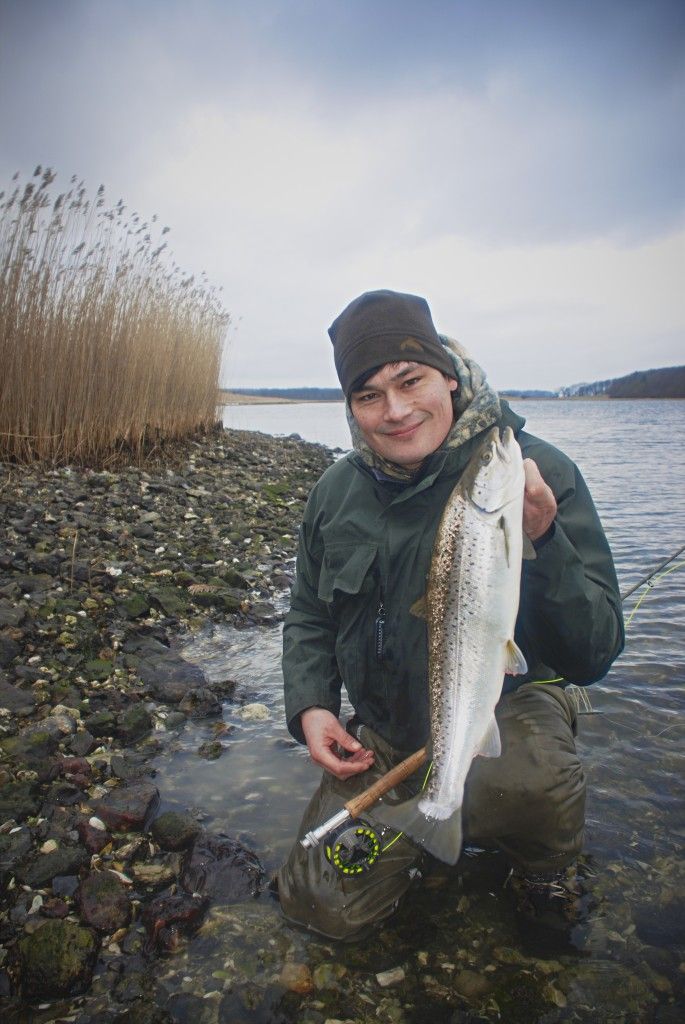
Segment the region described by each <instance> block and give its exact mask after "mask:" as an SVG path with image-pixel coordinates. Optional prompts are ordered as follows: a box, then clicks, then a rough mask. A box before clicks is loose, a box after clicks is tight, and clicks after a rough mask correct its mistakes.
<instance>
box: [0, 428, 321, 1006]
mask: <svg viewBox="0 0 685 1024" xmlns="http://www.w3.org/2000/svg"><path fill="white" fill-rule="evenodd" d="M333 460H334V457H333V455H332V453H331V452H330V451H329V450H328V449H327V448H325V447H324V446H322V445H317V444H312V443H308V442H304V441H301V440H297V439H294V438H273V437H271V436H269V435H265V434H260V433H254V432H249V431H239V430H226V429H220V430H217V431H216V432H214V433H212V434H210V435H208V436H207V437H206V438H204V439H202V440H201V441H198V440H196V439H189V440H186V441H183V442H177V443H175V444H173V445H170V446H169V448H168V449H167V451H166V454H165V458H164V461H161V460H159V461H158V462H156V463H155V464H148V465H146V466H143V467H140V466H135V465H129V466H123V467H121V468H119V469H117V470H116V471H113V472H108V471H94V470H91V469H87V468H76V467H61V468H53V467H48V466H44V465H29V466H17V465H11V466H10V465H8V464H0V506H1V507H2V511H3V516H4V521H5V524H6V533H7V545H6V549H5V550H4V551H3V552H1V553H0V884H1V887H2V889H4V890H5V896H6V903H7V914H6V915H5V923H4V925H3V933H2V939H1V940H0V941H1V945H0V953H2V954H3V955H2V956H0V995H3V996H9V997H11V998H10V1000H9V1003H8V1017H7V1020H8V1024H11V1021H14V1020H15V1019H16V1020H19V1019H23V1018H22V1017H21V1014H22V1013H23V1012H25V1008H26V1005H27V1001H28V1002H29V1003H31V1002H32V1001H34V1000H41V999H45V998H48V999H50V998H56V997H58V996H64V997H67V998H71V997H73V996H76V995H78V994H80V993H88V991H89V989H90V985H91V980H92V977H93V971H94V969H95V967H96V964H100V966H101V965H102V962H103V961H102V958H103V957H104V962H106V963H110V962H111V961H112V958H114V961H116V962H118V963H120V965H121V970H122V971H127V970H128V967H126V964H127V963H128V962H129V960H131V958H132V957H133V956H134V954H135V951H136V950H137V949H138V947H139V946H140V939H139V938H137V937H136V936H137V933H138V932H139V931H140V927H139V926H140V925H141V923H143V924H144V925H145V927H146V929H147V932H148V942H149V943H150V944H151V948H156V949H164V948H166V947H165V946H164V941H165V940H164V939H163V935H164V934H166V933H165V932H164V930H163V929H162V930H160V929H159V927H158V918H161V919H164V917H165V914H167V915H168V914H170V913H172V911H171V910H170V909H169V908H170V907H171V906H172V903H171V896H168V897H167V901H168V902H167V904H164V903H163V904H162V907H161V909H160V908H159V906H158V901H159V900H160V899H161V898H162V897H161V896H160V895H159V893H160V890H162V889H163V890H164V892H167V891H168V892H171V890H169V889H168V886H170V885H171V887H172V889H174V890H175V889H176V888H177V887H178V886H179V885H180V886H181V889H180V890H179V892H180V893H181V894H182V895H180V896H177V897H174V899H175V900H178V899H182V900H185V901H186V904H187V906H186V907H185V909H184V914H185V913H186V912H187V914H188V915H189V919H190V917H192V915H193V914H195V915H196V916H197V926H198V927H199V924H200V923H201V920H202V916H201V915H200V914H199V911H198V907H197V906H196V905H195V904H197V901H198V900H200V897H197V896H196V895H194V894H193V889H191V890H190V891H187V888H186V890H185V894H184V895H183V893H184V889H183V881H182V875H183V871H184V870H187V869H188V863H189V860H188V858H191V857H192V851H193V849H194V844H195V843H196V842H199V841H200V839H202V840H203V842H205V843H206V844H209V846H210V847H211V848H212V849H214V848H216V849H218V847H217V843H219V840H218V839H217V837H216V836H211V835H210V836H209V838H208V834H204V833H201V832H200V828H199V825H198V823H197V822H196V821H194V820H193V819H192V818H189V817H188V816H185V817H184V816H182V815H171V816H170V815H168V814H167V815H161V817H159V818H157V819H155V814H156V806H157V802H158V799H159V794H158V792H157V789H156V787H155V786H154V783H153V782H152V781H151V777H150V769H149V762H150V760H151V759H152V758H153V757H155V756H157V755H158V754H159V753H160V750H162V752H163V751H164V749H166V747H165V742H166V741H165V738H166V737H168V738H169V740H172V739H173V735H174V732H173V730H174V729H175V728H177V727H178V726H179V725H182V723H183V722H185V720H186V718H188V717H190V718H200V717H207V716H211V715H213V714H214V715H216V714H219V713H220V709H221V701H222V700H230V699H231V693H232V685H233V684H231V682H230V680H227V681H225V682H224V683H220V684H216V683H215V684H212V683H210V682H208V680H207V679H206V677H205V676H204V673H203V672H202V670H201V669H200V668H199V667H197V666H195V665H193V664H190V663H189V662H185V661H184V660H183V659H182V658H181V657H180V655H179V654H178V653H177V652H176V648H177V647H178V641H179V639H180V638H183V639H184V640H187V639H189V638H190V637H191V636H193V635H195V634H197V633H198V632H199V631H200V630H201V629H202V627H203V626H205V625H207V624H209V623H211V622H219V621H221V622H225V623H232V624H234V625H235V626H236V627H238V628H247V627H250V626H256V625H270V624H275V623H276V622H278V621H279V620H280V618H282V614H281V613H279V612H278V611H277V609H276V607H275V604H274V601H275V600H276V599H277V598H278V596H279V595H282V594H283V592H284V591H286V590H287V589H288V588H289V586H290V584H291V582H292V578H293V573H294V556H295V552H296V545H297V531H298V527H299V523H300V519H301V517H302V512H303V509H304V504H305V501H306V498H307V495H308V493H309V490H310V489H311V487H312V486H313V484H314V483H315V482H316V480H317V479H318V477H319V476H320V475H321V473H322V472H323V470H324V469H325V468H326V467H327V466H328V465H330V464H331V463H332V462H333ZM160 737H161V739H160ZM217 742H218V743H219V744H220V741H219V740H217ZM210 746H212V745H211V744H210ZM200 756H207V757H208V758H211V757H212V756H218V755H217V754H216V752H212V751H208V752H207V753H206V755H202V754H201V755H200ZM163 819H173V820H167V821H166V822H165V821H163ZM178 819H183V820H178ZM198 835H199V838H198ZM212 843H214V846H213V847H212ZM219 845H220V843H219ZM238 845H239V844H238ZM225 855H226V854H225V853H223V854H221V853H220V852H217V853H216V856H217V857H219V856H225ZM242 858H243V862H244V875H245V884H246V885H248V883H249V885H251V886H253V887H257V886H259V885H261V884H262V882H261V881H260V878H261V876H260V873H259V869H258V866H256V865H258V862H257V860H256V857H255V855H254V854H253V853H251V852H250V851H247V850H244V851H243V853H242ZM184 865H185V867H184ZM117 872H118V874H117ZM122 878H125V879H126V881H122ZM64 879H67V880H68V881H67V882H65V881H63V880H64ZM162 896H164V893H162ZM134 897H135V901H134V902H132V900H133V899H134ZM194 900H195V903H193V901H194ZM200 902H201V903H202V905H203V906H205V905H206V904H208V902H209V895H207V896H202V898H201V900H200ZM198 905H199V904H198ZM173 906H176V904H173ZM136 907H137V909H136ZM150 908H154V913H153V910H152V909H150ZM165 908H166V909H165ZM193 908H194V909H193ZM174 913H175V911H174ZM146 914H149V915H152V916H148V917H146ZM155 915H156V917H155ZM150 922H152V923H150ZM38 925H42V927H40V928H38V927H37V926H38ZM46 926H49V927H46ZM188 927H189V928H190V927H191V925H190V924H189V925H188ZM37 935H40V936H41V937H42V939H43V940H44V941H42V944H41V942H39V941H38V939H37V938H34V936H37ZM48 935H50V936H52V938H51V944H50V947H49V949H48V948H47V947H46V945H45V942H46V941H47V937H48ZM74 944H76V945H77V946H78V947H79V950H80V952H79V953H78V955H77V954H76V953H75V952H74V948H73V947H74ZM131 962H133V961H131ZM51 972H52V973H51ZM46 976H50V977H52V978H53V981H52V982H51V984H52V986H53V987H52V988H50V984H48V983H46V982H45V978H46ZM99 977H100V978H102V975H100V976H99ZM105 977H109V978H110V982H111V985H114V984H115V982H116V980H117V977H118V975H117V973H116V972H114V973H111V974H109V975H108V974H107V973H105ZM41 979H42V980H41ZM55 979H56V980H55ZM65 979H66V980H65ZM55 986H57V988H56V989H55ZM105 998H106V997H105ZM12 1011H14V1013H15V1014H16V1015H17V1016H14V1015H13V1014H12ZM97 1017H98V1014H97V1013H95V1014H94V1017H93V1019H97Z"/></svg>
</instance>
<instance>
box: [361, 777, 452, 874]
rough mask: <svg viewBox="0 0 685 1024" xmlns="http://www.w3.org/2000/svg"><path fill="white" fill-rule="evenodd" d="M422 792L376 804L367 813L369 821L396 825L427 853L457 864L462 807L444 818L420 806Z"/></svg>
mask: <svg viewBox="0 0 685 1024" xmlns="http://www.w3.org/2000/svg"><path fill="white" fill-rule="evenodd" d="M423 799H424V797H423V794H422V793H419V794H418V796H415V797H412V799H411V800H405V801H404V802H403V803H401V804H377V805H376V806H375V807H374V809H373V811H372V812H371V813H370V814H369V815H368V816H369V817H370V818H371V820H372V821H375V822H379V823H380V824H381V825H388V826H389V827H390V828H393V829H397V831H398V832H402V833H404V835H406V836H408V838H409V839H412V840H413V841H414V842H415V843H416V844H417V846H420V847H421V848H422V849H423V850H425V851H426V852H427V853H430V854H432V855H433V856H434V857H437V858H438V860H442V861H444V862H445V863H446V864H456V863H457V861H458V860H459V854H460V853H461V843H462V834H461V807H457V809H456V810H455V811H454V812H453V813H452V814H451V815H450V816H449V817H447V818H434V817H431V816H429V815H427V814H424V812H423V811H422V810H421V807H420V806H419V805H420V804H421V803H422V801H423Z"/></svg>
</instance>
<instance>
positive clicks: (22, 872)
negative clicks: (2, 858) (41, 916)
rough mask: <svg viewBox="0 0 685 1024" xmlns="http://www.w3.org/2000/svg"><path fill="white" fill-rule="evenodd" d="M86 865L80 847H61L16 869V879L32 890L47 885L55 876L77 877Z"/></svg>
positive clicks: (85, 857) (86, 859) (83, 852)
mask: <svg viewBox="0 0 685 1024" xmlns="http://www.w3.org/2000/svg"><path fill="white" fill-rule="evenodd" d="M87 863H88V854H87V853H86V851H85V850H82V849H81V847H80V846H61V847H60V848H59V849H57V850H54V851H53V852H52V853H43V854H40V856H38V857H36V858H35V859H34V860H31V861H28V862H27V863H24V864H22V865H21V866H20V867H18V868H17V872H16V874H17V878H18V879H19V880H20V882H22V883H23V884H24V885H30V886H31V888H32V889H39V888H40V887H41V886H44V885H47V883H48V882H51V881H52V879H53V878H55V876H56V875H77V874H78V872H79V871H80V870H81V868H82V867H84V866H85V865H86V864H87Z"/></svg>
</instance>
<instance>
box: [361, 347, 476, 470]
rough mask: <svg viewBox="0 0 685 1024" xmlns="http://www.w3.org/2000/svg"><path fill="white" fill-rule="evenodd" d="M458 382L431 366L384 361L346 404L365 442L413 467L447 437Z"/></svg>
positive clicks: (418, 464)
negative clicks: (383, 364)
mask: <svg viewBox="0 0 685 1024" xmlns="http://www.w3.org/2000/svg"><path fill="white" fill-rule="evenodd" d="M456 387H457V382H456V380H453V379H452V378H451V377H446V376H445V374H444V373H441V372H440V370H436V369H434V367H432V366H425V365H424V364H423V363H408V362H407V363H386V365H385V366H382V367H381V369H380V370H379V371H378V373H376V374H374V376H373V377H371V378H370V379H369V380H367V382H366V384H365V385H364V387H363V388H360V390H359V391H353V392H352V394H351V396H350V408H351V409H352V413H353V415H354V418H355V420H356V421H357V423H358V425H359V429H360V430H361V432H362V435H363V437H364V440H365V441H366V443H367V444H368V445H369V446H370V447H371V448H373V450H374V451H375V452H377V453H378V454H379V455H382V456H383V458H385V459H389V460H390V461H391V462H396V463H397V464H398V465H399V466H404V468H405V469H408V470H411V471H413V470H416V469H418V468H419V466H420V465H421V463H422V462H423V460H424V459H425V458H426V457H427V456H428V455H430V454H431V453H432V452H434V451H435V450H436V448H439V447H440V445H441V444H442V442H443V441H444V440H445V438H446V437H447V434H448V433H449V430H450V427H451V426H452V420H453V418H454V417H453V411H452V392H453V391H455V390H456Z"/></svg>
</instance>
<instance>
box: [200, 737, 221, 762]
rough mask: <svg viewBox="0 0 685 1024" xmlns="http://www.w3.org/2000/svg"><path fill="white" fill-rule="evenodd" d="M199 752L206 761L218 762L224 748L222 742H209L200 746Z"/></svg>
mask: <svg viewBox="0 0 685 1024" xmlns="http://www.w3.org/2000/svg"><path fill="white" fill-rule="evenodd" d="M197 752H198V754H199V756H200V757H204V759H205V760H206V761H216V760H218V758H220V757H221V755H222V754H223V752H224V747H223V744H222V743H221V741H220V740H207V741H206V743H201V744H200V746H199V747H198V748H197Z"/></svg>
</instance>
